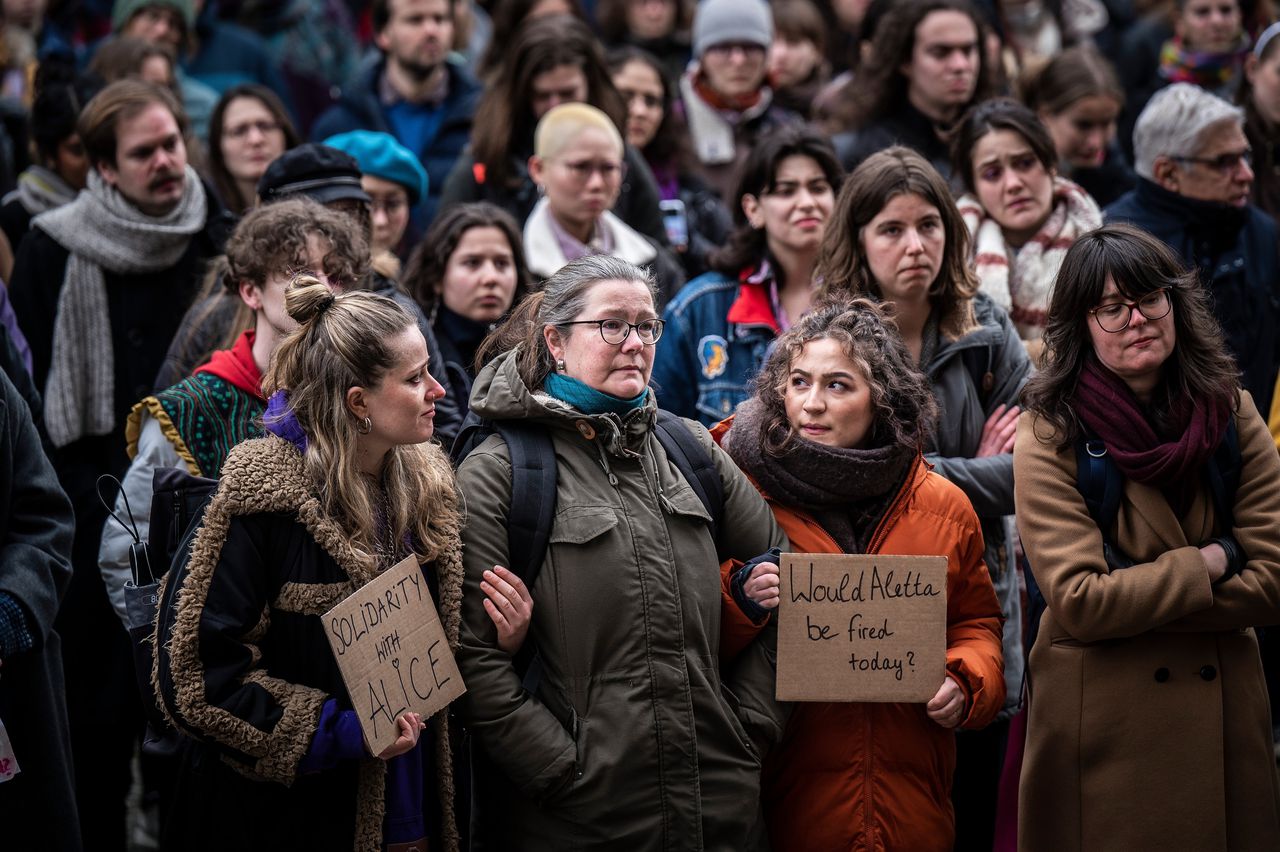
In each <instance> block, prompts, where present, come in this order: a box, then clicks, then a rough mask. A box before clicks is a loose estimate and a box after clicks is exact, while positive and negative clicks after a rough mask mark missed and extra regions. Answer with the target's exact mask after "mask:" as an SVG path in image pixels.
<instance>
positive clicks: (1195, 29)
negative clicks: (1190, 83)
mask: <svg viewBox="0 0 1280 852" xmlns="http://www.w3.org/2000/svg"><path fill="white" fill-rule="evenodd" d="M1240 27H1241V24H1240V4H1239V3H1237V2H1236V0H1185V2H1183V4H1182V11H1181V12H1180V13H1179V14H1178V17H1177V21H1176V26H1175V29H1176V30H1177V32H1178V35H1180V36H1181V37H1182V43H1183V47H1186V48H1188V49H1190V50H1197V51H1203V52H1205V53H1229V52H1230V51H1232V50H1234V49H1235V48H1236V47H1237V46H1238V45H1239V43H1240V35H1241V28H1240Z"/></svg>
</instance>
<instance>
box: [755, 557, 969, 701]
mask: <svg viewBox="0 0 1280 852" xmlns="http://www.w3.org/2000/svg"><path fill="white" fill-rule="evenodd" d="M781 563H782V570H781V572H780V574H779V580H780V582H781V597H782V602H781V605H780V607H779V610H778V687H777V697H778V700H779V701H910V702H920V703H924V702H927V701H931V700H932V699H934V698H935V697H938V696H939V695H940V690H939V688H938V684H939V683H942V682H944V677H945V674H946V672H945V666H946V635H947V560H946V557H944V556H880V555H856V556H855V555H846V554H832V553H784V554H782V559H781ZM957 690H958V687H957ZM962 700H963V699H962ZM945 706H947V707H948V712H952V711H951V710H950V701H949V700H948V701H947V702H945ZM940 724H941V723H940Z"/></svg>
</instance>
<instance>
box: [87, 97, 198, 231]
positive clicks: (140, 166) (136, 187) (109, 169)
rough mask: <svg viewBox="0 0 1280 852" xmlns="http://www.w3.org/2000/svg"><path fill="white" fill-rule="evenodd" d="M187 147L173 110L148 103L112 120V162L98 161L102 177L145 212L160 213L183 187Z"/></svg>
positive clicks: (174, 201)
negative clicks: (137, 109) (139, 109)
mask: <svg viewBox="0 0 1280 852" xmlns="http://www.w3.org/2000/svg"><path fill="white" fill-rule="evenodd" d="M186 168H187V147H186V144H185V143H184V142H183V141H182V131H181V130H180V129H179V128H178V122H177V121H175V120H174V117H173V113H171V112H169V110H168V108H167V107H165V106H164V104H159V103H151V104H148V105H147V106H146V107H145V108H143V109H142V110H141V111H140V112H136V113H134V114H133V115H130V116H122V117H121V118H120V120H119V121H118V122H117V123H116V162H115V165H109V164H107V163H99V164H98V171H99V172H100V173H101V175H102V179H103V180H104V181H106V182H107V183H108V184H110V185H111V186H114V187H115V188H116V189H117V190H119V192H120V194H121V195H123V196H124V197H125V198H126V199H128V200H129V201H130V202H131V203H132V204H133V205H134V206H135V207H137V208H138V209H139V210H141V211H142V212H143V213H145V214H147V215H148V216H163V215H164V214H166V213H168V212H169V211H170V210H172V209H173V208H174V207H176V206H177V205H178V202H179V201H181V200H182V194H183V193H184V192H185V191H186V188H187V183H186Z"/></svg>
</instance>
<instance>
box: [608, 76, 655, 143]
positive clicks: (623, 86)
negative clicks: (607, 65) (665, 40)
mask: <svg viewBox="0 0 1280 852" xmlns="http://www.w3.org/2000/svg"><path fill="white" fill-rule="evenodd" d="M613 85H614V86H616V87H617V88H618V91H619V92H620V93H621V94H622V97H623V100H625V101H626V102H627V144H629V145H631V146H632V147H633V148H637V149H641V150H643V149H644V148H645V147H646V146H647V145H648V144H649V143H650V142H652V141H653V137H654V136H656V135H658V128H659V127H660V126H661V125H662V115H663V109H664V105H665V102H664V95H665V93H664V92H663V89H662V79H661V78H660V77H659V76H658V72H657V71H655V70H654V69H653V68H652V67H651V66H650V65H649V63H647V62H641V61H639V60H634V61H631V62H628V63H627V64H626V65H624V66H622V68H621V69H619V71H618V73H617V74H614V75H613Z"/></svg>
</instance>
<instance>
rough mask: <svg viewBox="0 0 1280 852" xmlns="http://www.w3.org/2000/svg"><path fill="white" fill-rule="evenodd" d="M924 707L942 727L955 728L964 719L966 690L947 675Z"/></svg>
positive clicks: (931, 717) (930, 716)
mask: <svg viewBox="0 0 1280 852" xmlns="http://www.w3.org/2000/svg"><path fill="white" fill-rule="evenodd" d="M924 709H925V712H927V713H928V714H929V718H930V719H932V720H933V721H935V722H937V723H938V724H939V725H941V726H942V727H944V728H947V729H951V728H955V727H957V726H958V725H959V724H960V723H961V722H963V721H964V690H963V689H961V688H960V684H958V683H956V682H955V679H954V678H952V677H951V675H947V678H946V680H944V681H943V682H942V686H940V687H938V692H937V694H936V695H934V696H933V698H931V699H929V703H928V704H926V705H925V708H924Z"/></svg>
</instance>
